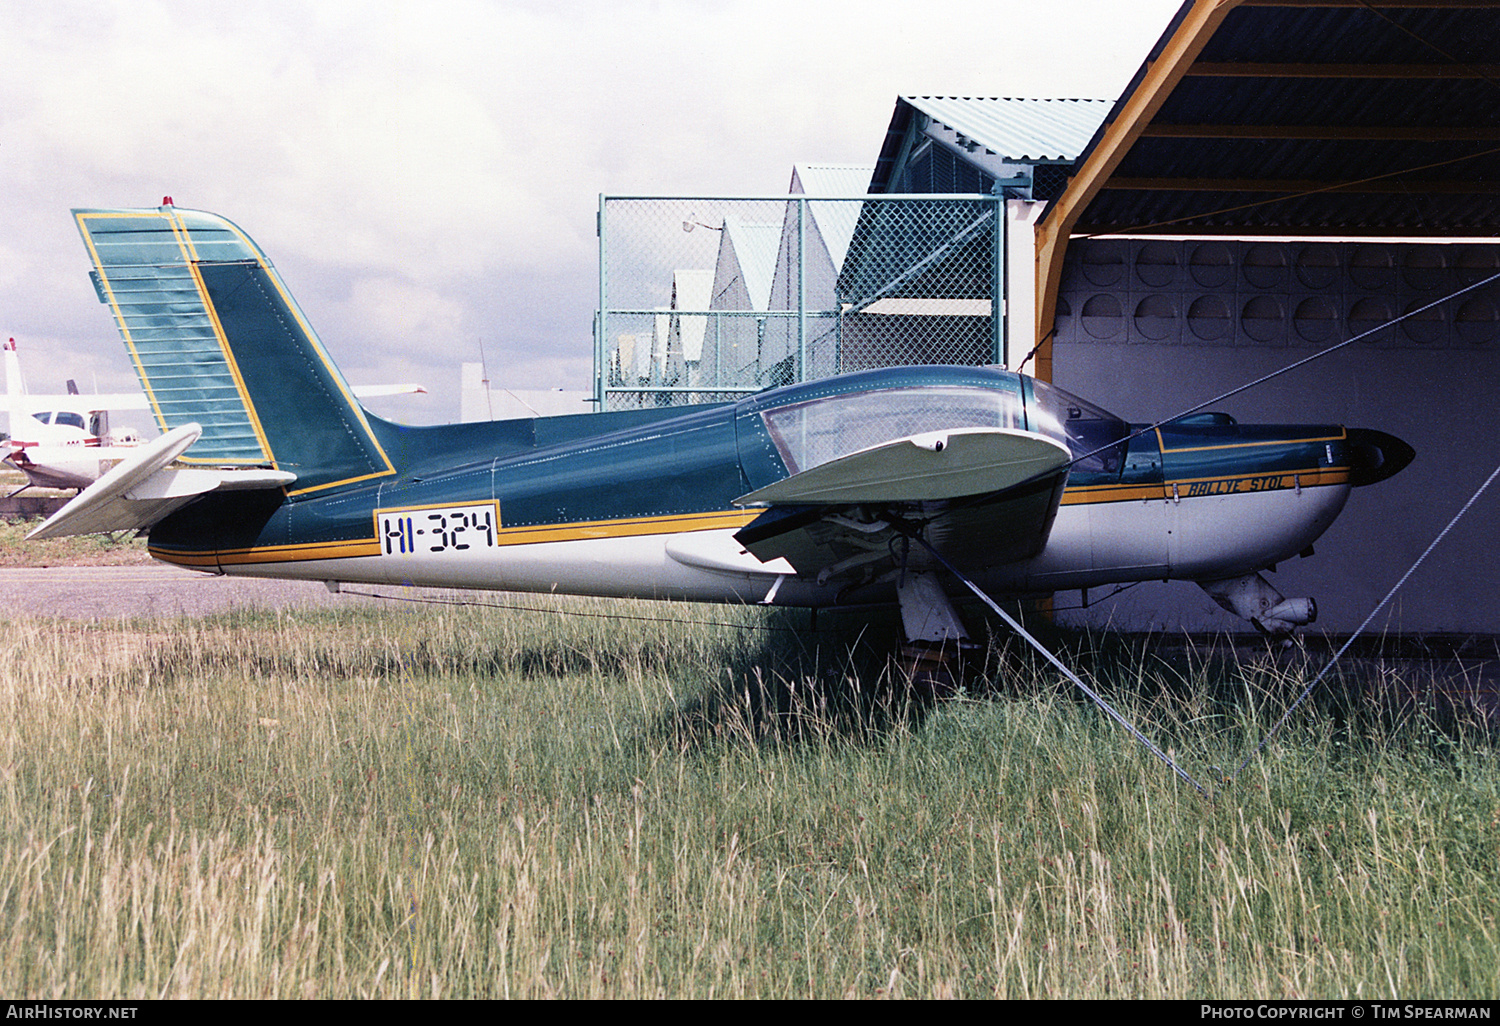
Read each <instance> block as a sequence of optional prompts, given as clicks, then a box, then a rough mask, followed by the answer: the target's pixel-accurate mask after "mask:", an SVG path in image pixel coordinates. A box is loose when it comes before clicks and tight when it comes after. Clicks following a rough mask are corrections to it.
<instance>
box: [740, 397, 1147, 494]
mask: <svg viewBox="0 0 1500 1026" xmlns="http://www.w3.org/2000/svg"><path fill="white" fill-rule="evenodd" d="M760 415H761V418H762V419H763V421H764V423H765V426H766V430H767V431H768V432H769V434H770V436H771V440H772V442H773V443H774V444H775V446H776V450H777V452H778V453H779V454H780V455H781V459H782V462H784V463H785V464H786V468H787V472H788V473H789V474H796V473H800V472H802V471H805V470H809V469H811V468H813V467H816V466H820V465H822V464H824V463H828V462H830V461H832V460H836V459H838V458H840V457H842V456H847V455H849V454H850V453H855V452H860V451H862V450H864V449H869V448H871V447H873V446H877V445H882V444H884V443H886V442H890V441H894V440H896V439H898V438H906V437H909V436H911V435H917V434H924V433H926V432H931V431H948V430H954V429H957V428H974V427H987V428H1015V429H1020V430H1025V431H1034V432H1037V433H1039V434H1043V435H1046V436H1048V437H1049V438H1053V439H1056V440H1057V441H1060V442H1062V443H1064V444H1065V445H1067V446H1068V449H1069V450H1070V451H1071V452H1072V453H1073V457H1074V459H1075V460H1076V461H1077V463H1076V464H1075V466H1074V472H1075V473H1077V472H1086V473H1089V474H1091V475H1093V474H1099V473H1105V474H1112V475H1118V474H1119V472H1120V470H1121V467H1122V465H1123V462H1124V459H1123V457H1124V449H1125V446H1124V444H1123V442H1124V440H1125V438H1126V436H1127V435H1129V433H1130V427H1129V425H1128V424H1126V423H1125V422H1124V421H1123V420H1121V419H1120V418H1119V417H1116V416H1115V415H1114V414H1111V413H1108V412H1106V411H1104V410H1101V409H1100V408H1099V407H1097V406H1094V405H1093V404H1092V403H1088V402H1085V401H1083V400H1082V399H1079V398H1078V397H1077V396H1074V395H1071V394H1069V393H1068V392H1065V391H1063V390H1062V389H1060V388H1057V387H1055V386H1053V385H1049V384H1047V383H1046V382H1042V381H1036V380H1034V379H1032V378H1028V377H1024V376H1022V375H1019V374H998V373H997V375H996V378H995V381H994V383H993V384H986V385H984V386H979V385H937V384H934V385H912V386H905V387H902V386H895V387H877V388H870V389H866V390H862V391H854V392H844V393H841V394H835V395H824V396H818V397H816V398H813V399H808V400H805V401H803V402H793V403H788V404H786V405H783V406H776V407H771V408H769V409H765V410H763V411H761V414H760Z"/></svg>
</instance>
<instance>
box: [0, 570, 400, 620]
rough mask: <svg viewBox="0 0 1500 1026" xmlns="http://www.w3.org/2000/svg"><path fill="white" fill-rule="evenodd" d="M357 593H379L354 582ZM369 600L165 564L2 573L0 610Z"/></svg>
mask: <svg viewBox="0 0 1500 1026" xmlns="http://www.w3.org/2000/svg"><path fill="white" fill-rule="evenodd" d="M358 590H360V591H379V590H381V589H379V588H376V587H373V586H370V585H359V586H358ZM389 590H394V589H389ZM374 601H377V600H375V599H368V598H360V597H358V596H353V595H335V594H333V593H332V592H330V591H329V590H328V589H327V588H325V587H324V586H323V585H322V584H320V583H318V582H316V581H271V580H260V579H257V578H249V577H215V576H212V575H209V574H200V573H197V572H195V571H192V570H184V569H182V568H181V567H175V566H168V565H166V564H165V563H150V564H141V565H138V566H82V567H37V568H26V569H19V570H0V610H4V612H5V613H6V614H8V615H12V616H14V615H17V614H20V615H30V616H61V617H68V618H70V619H79V620H106V619H113V618H116V617H132V616H204V615H207V614H210V613H222V612H227V611H229V610H233V609H247V608H259V609H283V608H290V607H313V606H331V605H335V604H341V603H342V604H347V603H350V602H357V603H369V602H374Z"/></svg>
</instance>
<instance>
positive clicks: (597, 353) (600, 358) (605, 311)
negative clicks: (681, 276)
mask: <svg viewBox="0 0 1500 1026" xmlns="http://www.w3.org/2000/svg"><path fill="white" fill-rule="evenodd" d="M596 216H597V220H596V221H595V222H594V234H595V235H597V236H598V237H599V316H598V317H596V318H595V319H594V412H596V413H603V412H604V411H605V410H606V409H607V406H606V404H605V385H606V381H605V377H606V375H608V373H609V367H608V364H609V345H608V342H607V341H606V340H607V339H608V337H609V307H608V306H607V305H606V302H607V299H608V293H607V291H606V289H607V279H608V275H606V274H605V273H604V267H605V263H604V246H605V239H604V193H602V192H601V193H600V194H599V213H598V214H597V215H596Z"/></svg>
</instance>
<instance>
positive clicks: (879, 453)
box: [735, 428, 1071, 584]
mask: <svg viewBox="0 0 1500 1026" xmlns="http://www.w3.org/2000/svg"><path fill="white" fill-rule="evenodd" d="M1070 458H1071V454H1070V453H1069V452H1068V449H1067V447H1066V446H1064V445H1063V444H1062V443H1060V442H1057V441H1054V440H1053V439H1051V438H1048V437H1046V436H1044V435H1040V434H1037V433H1035V432H1031V431H1023V430H1019V429H1015V428H963V429H957V430H952V431H940V432H928V433H925V434H919V435H912V436H909V437H906V438H901V439H897V440H895V441H892V442H886V443H883V444H881V445H877V446H873V447H871V448H868V449H864V450H861V451H859V452H854V453H850V454H849V455H846V456H842V457H840V458H838V459H835V460H831V461H829V462H827V463H823V464H820V465H818V466H814V467H812V468H810V469H808V470H804V471H802V472H801V473H797V474H793V475H791V476H790V477H787V478H784V479H783V480H780V481H777V482H775V483H773V484H770V485H767V486H765V487H763V488H759V489H756V490H755V491H752V492H749V493H748V494H746V495H743V496H741V497H740V498H739V499H737V500H736V503H737V504H738V505H744V506H751V505H765V506H768V507H769V508H768V509H767V510H766V512H764V513H762V514H761V515H760V516H759V517H757V518H756V519H755V520H754V521H752V522H751V523H750V524H749V525H747V526H746V527H744V528H742V529H741V530H740V531H739V533H738V534H736V535H735V538H736V540H737V541H739V543H740V544H741V545H743V546H744V547H745V549H746V550H748V551H749V552H750V553H751V554H752V555H754V556H756V557H757V558H758V559H760V560H762V561H771V560H779V559H784V560H786V562H787V563H789V564H790V565H791V566H792V567H794V568H795V569H796V571H797V573H798V574H800V575H803V576H810V577H816V578H817V579H818V581H819V583H820V584H826V583H828V582H829V581H830V580H832V579H834V578H839V577H843V578H847V580H848V581H849V583H852V584H858V583H864V582H867V581H869V580H872V579H873V578H874V577H875V576H877V575H878V574H879V573H881V572H884V571H885V570H889V569H890V568H891V566H892V564H893V563H894V562H895V561H896V560H897V555H896V544H897V539H898V538H899V536H900V535H902V534H903V533H909V532H910V531H911V530H913V529H914V528H916V527H917V526H919V525H920V526H922V527H923V530H924V532H925V536H926V537H927V539H928V541H929V542H931V543H932V544H933V545H934V547H936V548H937V549H938V551H939V552H941V553H943V556H944V558H947V559H949V560H950V561H951V562H954V563H955V565H962V566H967V567H972V568H976V569H978V568H982V567H986V566H994V565H999V564H1002V563H1008V562H1013V561H1015V560H1018V559H1025V558H1026V557H1028V556H1032V555H1035V554H1036V553H1037V552H1040V551H1041V550H1042V548H1043V546H1044V545H1045V544H1046V541H1047V535H1048V533H1049V532H1050V531H1051V528H1052V521H1053V519H1054V517H1055V516H1056V514H1057V506H1058V503H1059V501H1060V500H1061V498H1062V489H1063V486H1064V484H1065V483H1066V482H1067V476H1068V463H1069V460H1070ZM923 555H924V554H923V553H921V552H919V551H916V550H912V551H911V552H910V554H909V556H907V557H903V558H910V559H913V560H915V561H921V559H922V558H923Z"/></svg>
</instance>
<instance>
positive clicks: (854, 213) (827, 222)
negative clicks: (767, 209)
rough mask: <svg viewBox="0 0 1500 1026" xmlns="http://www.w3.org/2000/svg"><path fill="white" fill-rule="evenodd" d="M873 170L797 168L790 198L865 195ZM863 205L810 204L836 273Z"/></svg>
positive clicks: (833, 166)
mask: <svg viewBox="0 0 1500 1026" xmlns="http://www.w3.org/2000/svg"><path fill="white" fill-rule="evenodd" d="M874 170H875V169H874V168H872V167H869V166H868V165H865V166H853V165H848V164H798V165H797V166H796V167H794V168H792V194H793V195H799V194H805V195H807V196H858V195H860V194H862V193H863V192H865V190H866V188H867V187H868V185H869V182H870V174H871V173H872V172H873V171H874ZM863 206H864V204H863V203H809V204H808V213H809V215H810V216H811V218H812V220H813V223H814V224H815V225H816V226H817V230H818V234H819V235H821V236H822V237H823V245H824V246H825V247H826V248H827V250H828V256H829V259H831V260H832V261H833V268H834V270H835V271H837V270H838V269H839V268H840V267H842V266H843V264H844V257H845V256H846V255H847V254H848V252H849V241H850V240H851V239H853V238H854V226H855V225H857V224H858V223H859V212H860V209H861V208H862V207H863Z"/></svg>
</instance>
